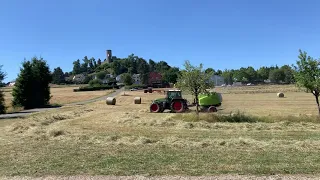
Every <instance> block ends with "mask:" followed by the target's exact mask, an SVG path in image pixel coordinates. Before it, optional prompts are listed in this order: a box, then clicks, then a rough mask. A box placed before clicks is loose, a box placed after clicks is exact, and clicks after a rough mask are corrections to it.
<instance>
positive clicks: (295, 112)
mask: <svg viewBox="0 0 320 180" xmlns="http://www.w3.org/2000/svg"><path fill="white" fill-rule="evenodd" d="M216 90H217V91H219V92H222V93H223V105H222V107H220V110H219V112H218V113H217V114H216V115H212V114H201V116H200V120H198V119H197V118H195V115H194V114H193V113H185V114H172V113H162V114H151V113H149V104H150V102H151V100H152V99H155V98H158V97H162V96H163V95H161V94H157V93H153V94H144V93H143V92H140V91H134V92H127V93H126V94H127V96H121V95H119V96H118V97H117V104H116V105H115V106H107V105H106V103H105V102H104V101H100V102H95V103H92V104H87V105H82V106H68V107H63V108H61V109H56V110H51V111H48V112H42V113H37V114H34V115H32V116H29V117H26V118H24V119H14V120H1V121H0V151H1V153H0V162H1V163H0V176H25V175H27V176H46V175H151V176H155V175H194V176H195V175H197V176H200V175H201V176H206V175H216V174H231V175H232V174H245V175H248V174H254V175H270V174H317V173H318V172H320V131H319V129H320V124H319V122H320V120H319V119H318V118H317V116H316V115H317V109H316V104H315V101H314V98H313V96H312V94H311V93H305V92H300V91H299V90H297V89H296V88H295V87H293V86H268V87H266V86H265V87H245V88H243V87H241V88H233V89H225V88H217V89H216ZM242 91H243V93H241V92H242ZM278 91H283V92H284V93H285V96H286V97H285V98H281V99H280V98H277V96H276V93H277V92H278ZM136 96H140V97H142V104H136V105H135V104H133V98H134V97H136ZM187 97H188V98H190V97H189V96H187ZM238 111H240V112H242V113H244V115H236V116H234V117H229V119H228V118H221V116H223V115H226V116H224V117H228V115H230V114H232V113H237V112H238ZM234 118H238V119H240V120H242V121H247V122H242V123H230V122H222V121H229V120H232V119H234ZM251 120H256V121H257V122H253V121H251Z"/></svg>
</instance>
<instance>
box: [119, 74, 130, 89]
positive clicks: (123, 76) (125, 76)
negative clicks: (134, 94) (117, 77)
mask: <svg viewBox="0 0 320 180" xmlns="http://www.w3.org/2000/svg"><path fill="white" fill-rule="evenodd" d="M121 79H122V81H123V83H124V84H125V85H126V86H130V85H132V84H133V79H132V77H131V75H130V74H129V73H123V74H121Z"/></svg>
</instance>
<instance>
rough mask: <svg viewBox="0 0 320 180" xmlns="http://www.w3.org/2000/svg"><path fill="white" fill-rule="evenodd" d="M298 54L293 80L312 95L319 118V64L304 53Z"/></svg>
mask: <svg viewBox="0 0 320 180" xmlns="http://www.w3.org/2000/svg"><path fill="white" fill-rule="evenodd" d="M299 52H300V54H299V56H298V57H299V60H297V65H296V66H294V69H295V72H294V78H295V81H296V84H297V86H298V87H301V88H305V89H306V90H307V91H308V92H311V93H312V94H313V95H314V97H315V99H316V103H317V108H318V111H319V116H320V106H319V95H320V63H319V60H316V59H314V58H312V57H310V56H308V55H307V53H306V52H305V51H303V52H302V50H299Z"/></svg>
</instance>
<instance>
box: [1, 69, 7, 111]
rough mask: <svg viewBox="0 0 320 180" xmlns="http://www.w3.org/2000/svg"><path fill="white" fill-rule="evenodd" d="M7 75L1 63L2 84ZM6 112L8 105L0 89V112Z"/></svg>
mask: <svg viewBox="0 0 320 180" xmlns="http://www.w3.org/2000/svg"><path fill="white" fill-rule="evenodd" d="M5 77H6V74H5V73H4V72H3V71H2V65H0V84H2V81H3V80H4V78H5ZM5 112H6V106H5V102H4V93H3V92H2V90H1V89H0V114H4V113H5Z"/></svg>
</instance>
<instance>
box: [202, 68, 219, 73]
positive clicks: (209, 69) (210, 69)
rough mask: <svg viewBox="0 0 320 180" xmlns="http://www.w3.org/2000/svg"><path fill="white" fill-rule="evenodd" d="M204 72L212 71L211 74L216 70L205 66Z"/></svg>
mask: <svg viewBox="0 0 320 180" xmlns="http://www.w3.org/2000/svg"><path fill="white" fill-rule="evenodd" d="M204 72H205V73H213V74H215V73H216V71H215V70H214V69H213V68H207V69H206V70H205V71H204Z"/></svg>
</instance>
